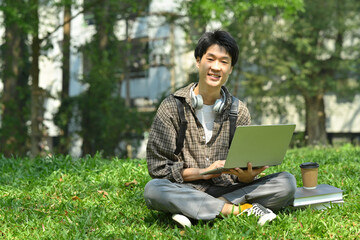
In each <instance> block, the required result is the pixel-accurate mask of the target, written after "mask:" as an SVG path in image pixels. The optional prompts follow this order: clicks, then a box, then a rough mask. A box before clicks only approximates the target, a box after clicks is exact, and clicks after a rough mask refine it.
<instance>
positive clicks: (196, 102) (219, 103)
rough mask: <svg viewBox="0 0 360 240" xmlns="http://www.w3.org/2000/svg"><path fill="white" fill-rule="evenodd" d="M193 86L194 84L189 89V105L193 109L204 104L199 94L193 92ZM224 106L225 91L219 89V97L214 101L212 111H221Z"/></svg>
mask: <svg viewBox="0 0 360 240" xmlns="http://www.w3.org/2000/svg"><path fill="white" fill-rule="evenodd" d="M195 87H196V84H195V85H194V86H193V87H191V89H190V96H191V105H192V107H193V108H195V109H201V108H202V107H203V105H204V101H203V98H202V96H201V95H200V94H198V95H195V93H194V88H195ZM224 106H225V92H224V90H223V89H221V98H219V99H217V100H216V101H215V104H214V107H213V111H214V112H216V113H221V111H222V110H223V109H224Z"/></svg>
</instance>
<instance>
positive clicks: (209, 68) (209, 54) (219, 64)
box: [196, 44, 232, 92]
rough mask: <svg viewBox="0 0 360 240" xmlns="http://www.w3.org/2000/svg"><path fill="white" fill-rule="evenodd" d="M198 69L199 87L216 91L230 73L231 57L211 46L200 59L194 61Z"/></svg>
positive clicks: (222, 49)
mask: <svg viewBox="0 0 360 240" xmlns="http://www.w3.org/2000/svg"><path fill="white" fill-rule="evenodd" d="M196 66H197V67H198V69H199V85H202V86H206V88H208V87H211V88H215V89H218V90H219V92H220V88H221V86H222V85H223V84H225V82H226V80H227V79H228V77H229V75H230V73H231V71H232V66H231V56H230V55H229V53H228V52H226V50H225V48H223V47H221V46H219V45H217V44H214V45H211V46H210V47H209V48H208V49H207V51H206V53H205V54H204V55H203V56H202V58H201V59H200V58H199V57H198V58H197V59H196Z"/></svg>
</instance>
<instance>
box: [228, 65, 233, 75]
mask: <svg viewBox="0 0 360 240" xmlns="http://www.w3.org/2000/svg"><path fill="white" fill-rule="evenodd" d="M232 70H233V66H231V69H230V72H229V75H230V74H231V73H232Z"/></svg>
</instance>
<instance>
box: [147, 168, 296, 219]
mask: <svg viewBox="0 0 360 240" xmlns="http://www.w3.org/2000/svg"><path fill="white" fill-rule="evenodd" d="M295 190H296V180H295V177H294V176H293V175H292V174H290V173H288V172H281V173H274V174H271V175H268V176H265V177H263V178H259V179H257V180H255V181H253V182H252V183H250V184H236V185H232V186H229V187H212V188H210V189H208V190H207V192H201V191H199V190H196V189H194V188H193V187H190V186H188V185H185V184H179V183H173V182H170V181H169V180H167V179H152V180H151V181H149V182H148V183H147V184H146V186H145V191H144V198H145V202H146V205H147V206H148V208H149V209H154V210H158V211H163V212H167V213H172V214H174V213H181V214H183V215H185V216H188V217H190V218H193V219H197V220H200V219H202V220H212V219H214V218H216V217H217V216H218V215H219V214H220V212H221V210H222V208H223V207H224V204H225V202H224V201H223V200H220V199H217V197H219V196H221V197H223V198H225V199H226V200H228V201H230V202H231V203H233V204H236V205H240V204H243V203H260V204H261V205H263V206H264V207H267V208H270V209H272V210H273V211H277V210H279V209H280V208H282V207H285V206H287V205H289V204H290V203H291V201H292V200H293V196H294V193H295Z"/></svg>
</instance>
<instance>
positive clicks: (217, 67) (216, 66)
mask: <svg viewBox="0 0 360 240" xmlns="http://www.w3.org/2000/svg"><path fill="white" fill-rule="evenodd" d="M211 68H212V69H213V70H217V71H220V63H219V61H214V64H213V65H212V66H211Z"/></svg>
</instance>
